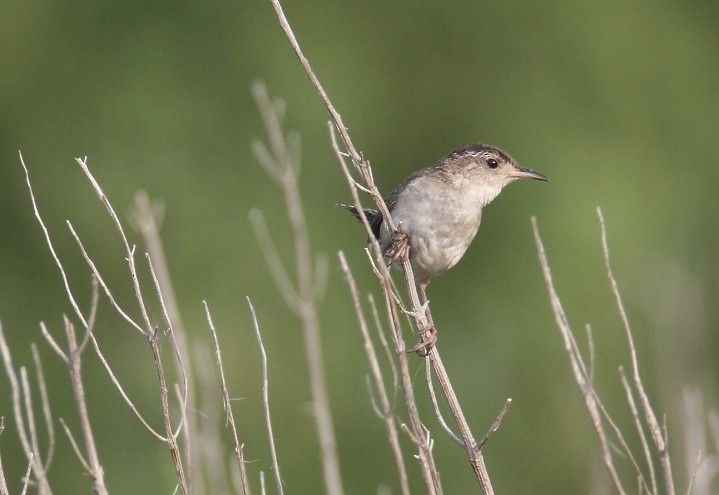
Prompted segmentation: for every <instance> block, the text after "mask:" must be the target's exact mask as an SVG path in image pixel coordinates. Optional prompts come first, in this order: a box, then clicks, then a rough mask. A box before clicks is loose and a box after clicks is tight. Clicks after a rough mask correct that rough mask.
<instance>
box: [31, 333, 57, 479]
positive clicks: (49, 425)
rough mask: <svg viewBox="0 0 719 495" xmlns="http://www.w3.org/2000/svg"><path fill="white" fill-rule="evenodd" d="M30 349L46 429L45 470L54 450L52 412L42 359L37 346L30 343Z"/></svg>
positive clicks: (50, 461) (48, 466) (48, 465)
mask: <svg viewBox="0 0 719 495" xmlns="http://www.w3.org/2000/svg"><path fill="white" fill-rule="evenodd" d="M30 349H31V351H32V360H33V362H34V363H35V375H36V376H37V386H38V390H39V391H40V404H41V405H42V414H43V416H44V418H45V428H46V429H47V438H48V446H47V454H46V455H45V471H48V470H49V469H50V464H51V463H52V456H53V452H54V450H55V427H54V426H53V423H54V421H53V418H52V412H51V411H50V398H49V396H48V394H47V386H46V384H45V373H44V372H43V369H42V361H41V360H40V354H39V353H38V351H37V346H36V345H35V344H34V343H32V344H30Z"/></svg>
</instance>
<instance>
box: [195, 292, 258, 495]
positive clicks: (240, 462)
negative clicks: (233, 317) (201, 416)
mask: <svg viewBox="0 0 719 495" xmlns="http://www.w3.org/2000/svg"><path fill="white" fill-rule="evenodd" d="M202 305H203V306H204V308H205V315H206V316H207V325H208V327H209V328H210V333H211V334H212V344H213V347H214V349H215V357H216V359H217V368H218V370H219V373H220V390H221V391H222V404H223V406H224V408H225V414H226V415H227V422H228V423H229V424H230V428H231V429H232V439H233V441H234V445H235V457H236V459H237V468H238V473H239V477H240V483H239V484H240V486H241V488H242V495H250V485H249V482H248V481H247V471H246V470H245V453H244V445H242V444H240V440H239V438H238V437H237V427H236V426H235V415H234V414H233V412H232V402H231V401H230V393H229V391H228V389H227V381H226V380H225V368H224V365H223V363H222V353H221V352H220V343H219V341H218V340H217V332H216V331H215V325H214V323H213V322H212V316H211V315H210V308H209V307H208V306H207V302H206V301H202Z"/></svg>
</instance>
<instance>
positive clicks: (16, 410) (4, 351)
mask: <svg viewBox="0 0 719 495" xmlns="http://www.w3.org/2000/svg"><path fill="white" fill-rule="evenodd" d="M0 355H2V359H3V362H4V363H5V371H6V372H7V376H8V379H9V380H10V392H11V402H12V409H13V416H14V417H15V423H16V424H17V432H18V437H19V438H20V445H21V446H22V449H23V453H24V454H25V457H26V458H27V460H28V465H29V468H28V475H27V476H29V475H30V473H31V472H34V473H35V479H36V481H37V484H38V492H39V493H40V494H41V495H47V494H50V493H52V492H51V490H50V485H49V484H48V482H47V477H46V476H45V470H44V468H43V465H42V460H41V459H40V458H39V457H38V456H37V455H36V452H38V451H37V450H36V449H33V446H32V442H31V438H28V434H29V433H28V432H29V431H30V430H34V428H35V426H34V425H33V424H29V425H28V426H26V422H25V419H24V415H23V405H22V401H23V399H22V393H21V391H22V388H23V386H22V385H21V383H20V380H18V377H17V373H16V372H15V368H14V367H13V364H12V355H11V354H10V348H9V347H8V345H7V341H6V340H5V334H4V333H3V329H2V323H0ZM28 388H29V386H28ZM26 412H27V413H28V423H31V421H32V419H31V417H30V414H31V412H32V411H26ZM30 468H31V469H30Z"/></svg>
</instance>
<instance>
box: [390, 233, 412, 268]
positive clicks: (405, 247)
mask: <svg viewBox="0 0 719 495" xmlns="http://www.w3.org/2000/svg"><path fill="white" fill-rule="evenodd" d="M384 255H385V256H386V257H388V258H390V264H392V263H394V262H395V261H399V262H401V263H404V262H405V261H407V260H408V259H409V236H408V235H407V234H405V233H404V232H402V231H400V230H395V231H394V234H392V244H390V246H389V247H388V248H387V250H386V251H385V253H384Z"/></svg>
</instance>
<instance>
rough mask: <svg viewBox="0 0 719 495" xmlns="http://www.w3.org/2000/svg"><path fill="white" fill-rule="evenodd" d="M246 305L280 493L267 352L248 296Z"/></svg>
mask: <svg viewBox="0 0 719 495" xmlns="http://www.w3.org/2000/svg"><path fill="white" fill-rule="evenodd" d="M246 299H247V305H248V306H249V307H250V314H251V315H252V325H253V326H254V328H255V336H256V337H257V344H258V345H259V346H260V355H261V356H262V404H263V407H264V410H265V424H266V425H267V439H268V441H269V444H270V457H271V458H272V470H273V471H274V473H275V485H276V487H277V491H278V492H279V493H280V495H282V494H283V493H284V489H283V487H282V475H281V474H280V464H279V462H277V449H276V448H275V436H274V433H273V431H272V418H271V417H270V380H269V373H268V367H267V353H266V352H265V345H264V344H263V343H262V333H261V332H260V324H259V323H258V321H257V313H256V312H255V307H254V306H253V305H252V301H251V300H250V298H249V297H246Z"/></svg>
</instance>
